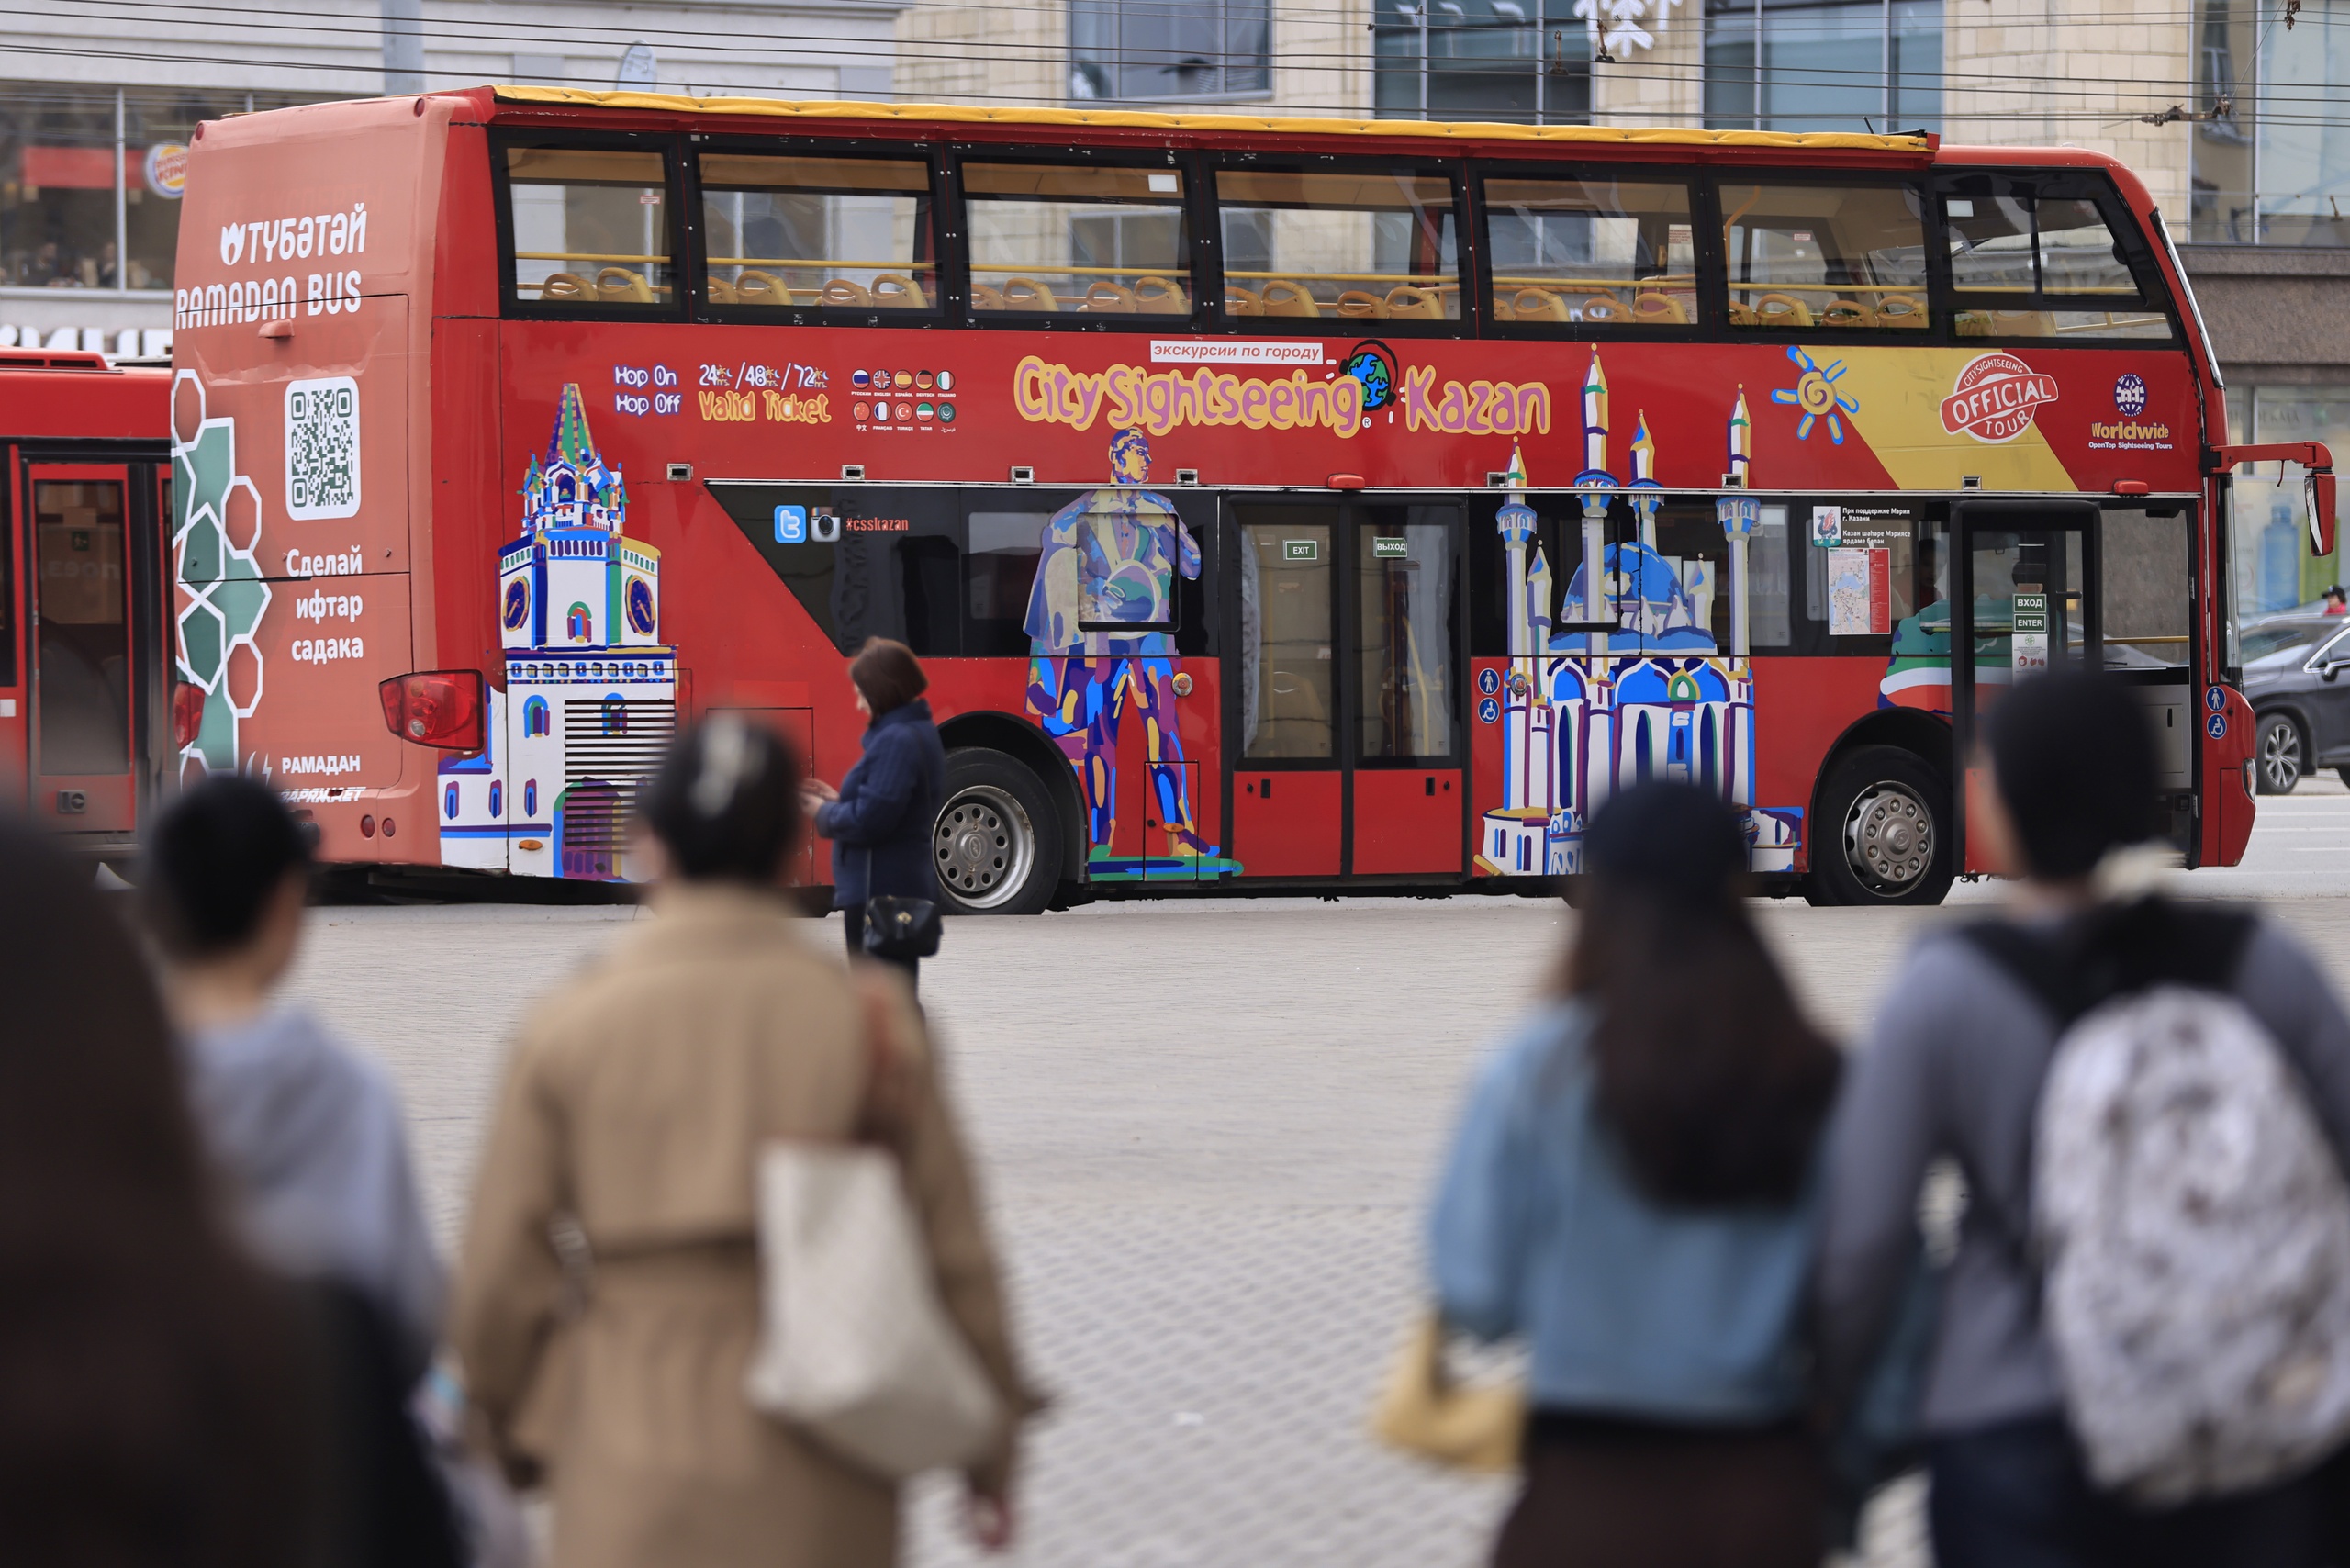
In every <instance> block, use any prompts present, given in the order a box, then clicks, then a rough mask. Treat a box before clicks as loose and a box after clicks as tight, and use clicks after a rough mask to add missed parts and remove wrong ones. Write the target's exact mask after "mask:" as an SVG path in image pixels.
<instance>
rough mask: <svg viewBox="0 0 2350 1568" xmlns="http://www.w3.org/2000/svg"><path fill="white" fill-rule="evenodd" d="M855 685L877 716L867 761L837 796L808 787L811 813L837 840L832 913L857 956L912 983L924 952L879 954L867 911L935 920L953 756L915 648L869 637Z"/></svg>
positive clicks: (854, 666) (816, 783) (885, 942)
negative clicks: (905, 912)
mask: <svg viewBox="0 0 2350 1568" xmlns="http://www.w3.org/2000/svg"><path fill="white" fill-rule="evenodd" d="M848 678H849V682H850V684H851V685H852V686H854V687H855V688H856V707H857V711H859V712H861V713H867V714H870V715H871V722H869V723H868V724H867V725H866V729H865V738H864V740H863V742H862V743H861V745H862V747H863V750H864V754H865V755H864V756H861V757H859V758H858V759H857V761H856V766H855V767H851V768H850V769H849V770H848V773H847V774H846V776H845V777H844V778H842V779H841V783H840V788H839V789H837V790H835V789H834V788H833V787H832V786H831V785H829V784H827V783H825V782H824V781H823V780H822V779H821V778H811V779H808V780H806V781H805V782H804V783H803V784H802V785H801V789H802V791H803V793H804V795H805V797H806V799H805V801H803V806H804V808H805V810H806V811H807V813H808V815H809V817H810V818H811V821H812V823H814V826H815V830H816V836H817V837H819V838H828V839H830V840H832V842H833V907H834V909H837V910H839V911H840V912H841V920H842V922H843V924H844V925H845V935H846V937H847V941H848V950H849V955H850V957H852V958H856V957H864V956H870V957H873V958H879V959H880V960H881V961H882V962H884V963H888V964H893V965H895V966H896V967H897V968H899V969H902V970H904V971H905V976H906V982H907V983H908V984H909V985H912V984H916V983H917V982H918V981H919V980H920V978H921V969H922V961H921V958H922V955H921V952H920V951H919V950H917V949H915V948H912V947H909V946H907V945H905V944H904V943H902V942H892V941H890V940H889V939H888V937H887V936H883V937H881V938H880V941H881V945H880V946H875V940H874V938H872V937H870V936H869V935H868V933H867V925H868V924H869V923H868V921H867V903H868V902H870V901H872V900H876V899H889V900H895V901H912V902H919V903H922V904H926V905H928V906H930V909H929V912H928V913H929V914H930V916H931V919H932V920H933V921H934V920H935V915H936V906H937V902H938V866H937V861H936V859H935V857H934V854H933V850H932V845H931V833H932V830H933V829H934V828H935V827H936V826H937V824H938V809H939V807H940V806H942V805H944V804H945V803H946V747H945V746H944V745H942V744H941V743H940V741H939V738H938V726H937V725H936V724H935V723H934V722H931V717H930V704H929V703H928V702H926V701H924V700H923V695H922V694H923V692H924V691H926V690H928V689H930V678H929V677H928V676H927V675H925V674H923V667H922V661H921V660H919V659H917V658H915V657H914V655H913V650H912V649H911V648H909V647H907V646H906V645H905V644H903V643H893V642H891V641H890V640H889V639H888V638H886V637H868V638H867V639H866V641H865V646H864V647H863V648H861V649H859V650H858V651H857V655H856V657H855V658H853V659H851V660H850V661H849V665H848ZM931 933H932V934H931V935H930V937H929V940H928V943H927V946H928V947H929V949H930V950H931V951H935V950H936V946H937V942H936V935H935V925H934V924H933V926H932V927H931Z"/></svg>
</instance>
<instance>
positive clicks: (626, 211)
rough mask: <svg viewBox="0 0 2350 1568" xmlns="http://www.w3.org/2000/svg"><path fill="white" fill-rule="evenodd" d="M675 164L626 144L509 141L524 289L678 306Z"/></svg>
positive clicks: (559, 298) (537, 296) (542, 300)
mask: <svg viewBox="0 0 2350 1568" xmlns="http://www.w3.org/2000/svg"><path fill="white" fill-rule="evenodd" d="M665 164H666V160H665V159H664V158H663V157H662V155H661V154H660V153H658V152H650V151H631V150H627V149H622V148H604V147H597V148H587V147H509V148H507V149H506V180H507V199H508V201H509V204H510V207H509V210H510V211H511V213H512V217H513V226H514V262H513V266H514V270H513V273H512V274H511V277H512V287H513V289H514V294H515V297H517V298H518V299H520V301H521V302H522V303H524V304H531V303H533V302H535V303H537V304H541V305H556V306H565V307H575V308H576V307H580V306H598V307H612V308H621V309H629V308H635V309H638V310H643V311H644V312H647V313H648V314H649V313H653V312H666V310H667V309H668V308H670V307H672V306H674V305H675V304H676V303H677V294H676V279H675V277H674V276H673V275H672V274H673V269H672V267H671V264H670V237H669V235H670V224H669V200H668V177H667V173H666V167H665Z"/></svg>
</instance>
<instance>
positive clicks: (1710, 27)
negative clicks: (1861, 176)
mask: <svg viewBox="0 0 2350 1568" xmlns="http://www.w3.org/2000/svg"><path fill="white" fill-rule="evenodd" d="M1705 56H1706V59H1705V71H1706V82H1705V99H1706V124H1707V128H1708V129H1716V130H1732V129H1751V130H1858V131H1887V130H1893V129H1901V130H1940V129H1942V0H1843V3H1839V4H1829V5H1821V4H1818V0H1803V3H1790V0H1706V44H1705Z"/></svg>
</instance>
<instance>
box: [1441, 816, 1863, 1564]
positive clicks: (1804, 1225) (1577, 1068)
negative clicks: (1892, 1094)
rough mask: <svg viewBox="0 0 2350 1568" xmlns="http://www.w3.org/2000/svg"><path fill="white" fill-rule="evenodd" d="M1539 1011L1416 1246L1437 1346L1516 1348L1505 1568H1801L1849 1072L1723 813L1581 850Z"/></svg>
mask: <svg viewBox="0 0 2350 1568" xmlns="http://www.w3.org/2000/svg"><path fill="white" fill-rule="evenodd" d="M1584 855H1585V868H1586V871H1587V873H1588V876H1589V891H1588V898H1587V902H1586V903H1585V904H1584V906H1583V911H1582V913H1581V917H1580V919H1579V920H1578V922H1577V924H1576V928H1575V939H1574V945H1573V947H1572V950H1571V952H1570V953H1569V954H1568V956H1567V959H1566V962H1565V964H1564V965H1563V967H1562V969H1561V971H1560V974H1559V977H1558V980H1557V982H1556V985H1555V988H1554V991H1553V994H1552V996H1551V997H1550V999H1549V1000H1547V1001H1546V1002H1543V1003H1542V1005H1541V1006H1540V1007H1539V1009H1538V1010H1537V1012H1536V1013H1535V1014H1534V1015H1533V1016H1532V1017H1531V1018H1530V1019H1529V1020H1528V1021H1527V1024H1526V1025H1525V1026H1524V1027H1523V1028H1522V1029H1521V1030H1520V1031H1519V1032H1518V1033H1517V1034H1516V1036H1514V1037H1513V1038H1511V1039H1510V1040H1509V1041H1508V1042H1507V1043H1505V1045H1504V1046H1503V1047H1502V1048H1501V1049H1500V1050H1499V1051H1498V1052H1497V1053H1496V1054H1495V1055H1494V1057H1493V1058H1491V1059H1490V1060H1489V1061H1488V1062H1487V1063H1486V1064H1485V1066H1484V1068H1483V1070H1482V1071H1481V1072H1480V1074H1479V1076H1478V1079H1477V1082H1476V1086H1475V1088H1474V1090H1473V1092H1472V1095H1471V1098H1470V1103H1469V1108H1468V1112H1467V1114H1466V1116H1465V1117H1464V1119H1463V1121H1462V1124H1461V1126H1460V1131H1459V1133H1458V1134H1457V1135H1456V1137H1455V1140H1454V1144H1453V1148H1452V1154H1451V1157H1450V1159H1449V1164H1448V1166H1447V1169H1446V1171H1445V1175H1444V1180H1443V1184H1442V1188H1441V1191H1440V1193H1439V1195H1438V1200H1437V1204H1436V1208H1435V1211H1434V1213H1433V1215H1431V1218H1430V1221H1429V1250H1430V1258H1431V1267H1432V1270H1433V1273H1434V1278H1435V1285H1436V1295H1437V1301H1438V1310H1439V1313H1440V1316H1441V1318H1442V1321H1443V1324H1444V1326H1445V1327H1448V1328H1450V1329H1454V1330H1458V1331H1463V1332H1466V1333H1468V1334H1471V1335H1473V1336H1475V1337H1477V1338H1483V1339H1498V1338H1505V1337H1509V1336H1522V1337H1524V1338H1526V1339H1527V1341H1528V1342H1529V1349H1530V1354H1531V1364H1530V1370H1529V1372H1528V1376H1527V1395H1526V1397H1527V1406H1528V1408H1529V1410H1530V1414H1529V1416H1528V1417H1527V1421H1526V1425H1525V1430H1524V1438H1523V1446H1522V1452H1521V1468H1522V1470H1523V1473H1524V1488H1523V1491H1522V1492H1521V1494H1520V1495H1519V1497H1518V1500H1517V1503H1516V1507H1515V1508H1514V1509H1513V1510H1512V1511H1511V1513H1510V1515H1509V1518H1508V1519H1507V1521H1506V1522H1505V1525H1504V1526H1503V1529H1502V1531H1501V1536H1500V1539H1499V1540H1498V1542H1497V1543H1496V1545H1495V1548H1494V1563H1495V1564H1496V1565H1497V1568H1521V1565H1523V1568H1535V1565H1537V1564H1539V1565H1541V1568H1583V1565H1586V1564H1588V1565H1591V1568H1633V1565H1639V1568H1675V1565H1678V1564H1684V1563H1687V1564H1705V1565H1707V1568H1733V1565H1736V1568H1745V1565H1751V1568H1816V1565H1817V1564H1818V1562H1819V1560H1820V1556H1821V1554H1822V1551H1823V1549H1824V1545H1825V1540H1824V1535H1823V1523H1824V1514H1825V1504H1826V1490H1825V1486H1826V1483H1825V1475H1824V1471H1823V1466H1822V1462H1821V1458H1820V1454H1819V1452H1818V1447H1817V1445H1816V1444H1815V1443H1814V1442H1813V1440H1812V1439H1811V1436H1810V1433H1809V1432H1808V1430H1807V1427H1806V1422H1805V1417H1806V1415H1807V1406H1808V1403H1809V1398H1810V1389H1809V1385H1808V1382H1807V1354H1806V1350H1805V1340H1804V1324H1803V1319H1804V1305H1805V1297H1806V1291H1807V1281H1808V1278H1809V1272H1810V1268H1811V1262H1812V1249H1813V1240H1814V1235H1815V1231H1816V1226H1817V1214H1818V1147H1819V1144H1820V1141H1821V1136H1822V1133H1823V1129H1824V1127H1825V1125H1826V1122H1827V1119H1828V1115H1829V1113H1830V1106H1831V1103H1832V1102H1833V1100H1834V1098H1835V1095H1836V1090H1837V1081H1838V1075H1839V1072H1840V1069H1841V1062H1840V1058H1839V1057H1838V1055H1837V1052H1836V1049H1835V1047H1833V1046H1832V1045H1830V1043H1829V1042H1828V1041H1827V1040H1826V1039H1825V1038H1823V1037H1822V1036H1820V1035H1819V1034H1818V1032H1817V1031H1816V1030H1814V1029H1813V1028H1812V1027H1811V1026H1810V1025H1809V1024H1807V1022H1806V1021H1805V1020H1804V1018H1803V1016H1802V1014H1801V1013H1800V1011H1799V1010H1798V1009H1797V1007H1796V1001H1795V998H1794V996H1793V994H1792V993H1791V992H1790V991H1789V990H1788V988H1787V984H1786V981H1785V978H1784V977H1783V976H1782V974H1781V973H1780V971H1779V969H1778V967H1777V966H1776V965H1775V964H1774V962H1773V960H1772V958H1771V956H1770V954H1769V953H1768V951H1767V950H1766V949H1765V948H1764V947H1763V946H1762V940H1761V937H1760V935H1759V934H1758V933H1757V932H1756V930H1755V929H1754V925H1753V923H1752V922H1751V919H1750V918H1749V917H1748V914H1747V912H1746V907H1745V904H1744V902H1743V890H1744V882H1745V868H1746V835H1745V830H1744V827H1743V825H1742V824H1741V823H1740V821H1739V819H1738V818H1737V816H1736V815H1735V814H1734V813H1732V812H1731V811H1730V810H1729V808H1728V807H1727V806H1725V805H1724V804H1723V803H1722V802H1721V801H1719V800H1718V799H1717V798H1716V797H1715V796H1714V795H1712V794H1711V793H1709V792H1707V791H1705V790H1699V789H1697V788H1695V787H1694V786H1690V785H1684V784H1662V783H1657V784H1646V785H1642V786H1639V788H1636V789H1634V790H1629V791H1628V792H1626V793H1624V794H1621V795H1618V796H1617V797H1615V798H1614V799H1612V800H1610V801H1608V802H1607V803H1606V805H1605V806H1603V807H1602V808H1601V809H1600V810H1599V811H1598V812H1596V813H1595V816H1594V818H1593V821H1592V823H1591V827H1590V831H1589V833H1588V834H1586V836H1585V840H1584Z"/></svg>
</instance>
